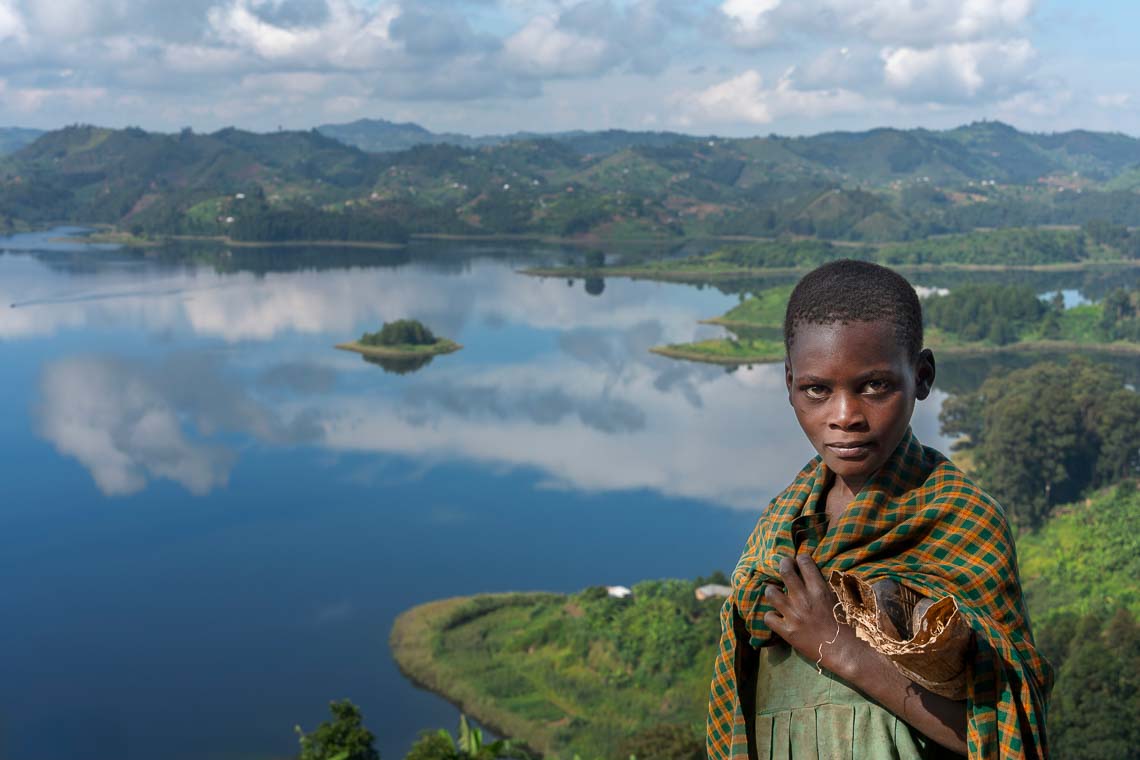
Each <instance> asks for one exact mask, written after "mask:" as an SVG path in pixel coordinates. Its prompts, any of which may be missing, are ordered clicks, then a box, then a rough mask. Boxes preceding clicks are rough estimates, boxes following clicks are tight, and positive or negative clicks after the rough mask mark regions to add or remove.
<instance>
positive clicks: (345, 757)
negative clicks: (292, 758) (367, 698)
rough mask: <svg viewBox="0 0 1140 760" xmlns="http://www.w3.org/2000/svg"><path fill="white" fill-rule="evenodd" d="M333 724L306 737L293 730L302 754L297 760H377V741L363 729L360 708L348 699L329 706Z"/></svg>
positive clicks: (326, 725) (323, 725) (317, 728)
mask: <svg viewBox="0 0 1140 760" xmlns="http://www.w3.org/2000/svg"><path fill="white" fill-rule="evenodd" d="M329 711H330V712H331V713H332V720H331V721H325V722H323V723H321V724H320V725H319V726H317V727H316V729H314V730H313V731H311V732H309V733H307V734H306V733H305V732H304V731H302V730H301V727H300V726H295V727H294V729H293V730H294V731H295V732H296V733H297V738H298V741H299V742H300V744H301V754H300V755H298V760H380V753H379V752H377V751H376V737H375V736H374V735H373V734H372V732H371V731H369V730H368V729H367V728H365V727H364V718H363V716H362V715H361V714H360V708H359V707H357V706H356V705H354V704H353V703H352V702H350V701H348V700H347V699H345V700H341V701H339V702H330V703H329Z"/></svg>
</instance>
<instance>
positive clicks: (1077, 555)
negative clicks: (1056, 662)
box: [1017, 482, 1140, 622]
mask: <svg viewBox="0 0 1140 760" xmlns="http://www.w3.org/2000/svg"><path fill="white" fill-rule="evenodd" d="M1017 550H1018V555H1019V563H1020V566H1021V577H1022V583H1023V586H1024V591H1025V598H1026V600H1027V602H1028V604H1029V607H1030V610H1031V611H1032V612H1033V613H1034V615H1035V617H1037V618H1040V619H1041V621H1042V622H1044V621H1046V620H1047V619H1048V617H1049V616H1053V615H1058V614H1062V613H1065V612H1073V613H1077V614H1081V615H1083V614H1087V613H1089V612H1091V611H1093V610H1096V609H1098V608H1100V607H1106V606H1108V607H1111V606H1115V605H1124V606H1127V607H1128V608H1129V609H1130V610H1131V611H1132V613H1133V614H1134V615H1140V586H1138V585H1137V583H1136V578H1137V577H1140V494H1138V492H1137V490H1136V487H1135V484H1134V483H1131V482H1128V483H1125V484H1123V485H1121V486H1117V487H1115V488H1109V489H1106V490H1103V491H1100V492H1099V493H1097V494H1095V495H1093V496H1092V497H1091V498H1089V499H1086V500H1084V501H1082V502H1078V503H1076V504H1072V505H1069V506H1067V507H1063V508H1059V509H1058V510H1057V512H1056V513H1054V515H1053V517H1051V518H1050V519H1049V521H1048V522H1047V523H1046V524H1045V526H1044V527H1042V528H1041V529H1040V530H1039V531H1038V532H1036V533H1032V534H1026V535H1024V536H1022V537H1021V538H1020V539H1019V541H1018V545H1017Z"/></svg>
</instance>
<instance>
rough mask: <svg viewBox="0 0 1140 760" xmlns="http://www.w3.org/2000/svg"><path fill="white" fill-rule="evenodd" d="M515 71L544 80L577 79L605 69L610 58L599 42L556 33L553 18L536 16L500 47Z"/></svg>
mask: <svg viewBox="0 0 1140 760" xmlns="http://www.w3.org/2000/svg"><path fill="white" fill-rule="evenodd" d="M504 53H505V57H506V59H507V61H508V62H509V63H510V64H511V65H513V66H515V67H516V68H519V69H522V70H524V71H532V72H534V73H537V74H543V75H547V76H580V75H583V74H591V73H594V72H597V71H600V70H601V69H603V68H606V67H607V65H608V58H609V57H610V55H611V50H610V46H609V45H608V44H607V42H606V41H605V40H603V39H600V38H597V37H590V36H585V35H582V34H579V33H575V32H570V31H566V30H563V29H560V28H559V26H558V20H557V19H556V18H555V17H553V16H536V17H535V18H533V19H531V20H530V22H528V23H527V24H526V25H525V26H524V27H523V28H522V29H519V30H518V31H517V32H515V33H514V34H513V35H511V36H510V37H508V38H507V40H506V42H505V43H504Z"/></svg>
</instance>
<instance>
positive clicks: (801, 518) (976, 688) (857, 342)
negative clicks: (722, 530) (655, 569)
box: [708, 260, 1052, 760]
mask: <svg viewBox="0 0 1140 760" xmlns="http://www.w3.org/2000/svg"><path fill="white" fill-rule="evenodd" d="M784 342H785V346H786V350H787V358H786V361H785V377H786V381H787V389H788V398H789V401H790V403H791V405H792V408H793V410H794V411H795V414H796V419H797V421H798V422H799V424H800V427H801V428H802V429H803V431H804V434H805V435H807V437H808V440H809V441H811V444H812V446H813V447H814V448H815V450H816V451H817V452H818V454H819V455H818V456H817V457H816V458H815V459H814V460H812V461H811V462H810V463H808V465H807V466H806V467H804V469H803V470H801V471H800V473H799V474H798V475H797V476H796V479H795V481H794V482H793V483H792V484H791V485H790V486H789V487H788V488H787V489H786V490H785V491H784V492H783V493H781V494H780V495H779V496H777V497H776V498H775V499H773V500H772V502H771V503H770V504H769V506H768V508H767V510H765V512H764V514H763V515H762V516H761V517H760V520H759V522H758V523H757V526H756V529H755V530H754V531H753V533H752V536H751V537H750V538H749V540H748V543H747V545H746V547H745V550H744V554H743V556H742V557H741V558H740V562H739V563H738V564H737V567H736V570H735V572H734V573H733V579H732V580H733V594H732V596H730V597H729V599H728V600H727V601H726V603H725V606H724V609H723V611H722V614H721V623H722V636H721V651H720V654H719V656H718V658H717V662H716V668H715V672H714V677H713V682H712V689H711V694H710V700H709V716H708V752H709V757H710V758H712V759H713V760H727V759H729V758H732V759H733V760H736V759H737V758H741V759H742V758H750V759H751V758H761V759H763V758H792V759H793V760H794V759H796V758H825V759H827V760H830V759H831V758H855V759H856V760H862V759H867V760H879V759H880V758H881V759H883V760H886V758H904V759H907V758H935V757H944V756H945V757H950V756H957V755H965V754H968V755H969V757H970V758H986V759H987V760H988V759H989V758H1031V757H1046V756H1047V746H1046V740H1045V727H1044V718H1045V705H1046V699H1047V696H1048V693H1049V690H1050V689H1051V687H1052V672H1051V670H1050V668H1049V666H1048V664H1047V663H1046V662H1045V661H1044V660H1043V659H1042V658H1041V657H1040V655H1038V654H1037V652H1036V650H1035V649H1034V645H1033V638H1032V634H1031V633H1030V631H1029V623H1028V618H1027V616H1026V612H1025V607H1024V604H1023V602H1022V598H1021V587H1020V582H1019V580H1018V576H1017V563H1016V558H1015V556H1014V547H1013V539H1012V536H1011V534H1010V531H1009V526H1008V524H1007V522H1006V519H1005V514H1004V512H1003V511H1002V509H1001V507H1000V506H999V505H998V504H997V503H996V502H994V500H993V499H992V498H991V497H990V496H989V495H987V494H986V493H985V492H983V491H982V490H981V489H979V488H978V487H977V486H976V485H974V484H973V483H972V482H971V481H970V480H969V479H968V478H966V476H965V475H963V474H962V472H961V471H960V470H958V469H957V468H956V467H955V466H954V465H953V464H952V463H951V462H949V461H948V460H947V459H946V458H945V457H944V456H943V455H942V454H940V453H939V452H937V451H935V450H934V449H930V448H926V447H924V446H922V445H921V444H920V443H919V442H918V441H917V440H916V439H915V437H914V435H913V434H912V433H911V430H910V419H911V414H912V413H913V411H914V403H915V401H917V400H922V399H924V398H926V397H927V396H928V395H929V393H930V390H931V387H932V385H933V383H934V375H935V366H934V356H933V354H932V353H931V352H930V351H929V350H928V349H926V350H924V349H923V348H922V312H921V306H920V304H919V301H918V297H917V296H916V294H915V292H914V289H913V288H912V287H911V286H910V284H909V283H907V281H906V280H905V279H903V278H902V277H901V276H899V275H898V274H895V273H894V272H892V271H890V270H889V269H886V268H884V267H880V266H877V265H875V264H869V263H866V262H857V261H850V260H843V261H837V262H833V263H831V264H826V265H824V266H822V267H820V268H818V269H816V270H815V271H813V272H811V273H810V274H808V275H807V276H806V277H804V278H803V280H801V281H800V283H799V284H798V285H797V286H796V288H795V290H794V291H793V293H792V296H791V299H790V301H789V303H788V311H787V316H786V319H785V323H784ZM833 571H839V572H845V573H851V574H853V575H855V576H857V577H858V578H861V579H864V580H866V581H868V582H878V581H883V580H889V581H893V582H894V583H897V584H900V585H901V586H905V587H906V588H907V589H910V590H913V591H915V592H917V593H918V594H921V595H922V596H923V597H925V598H927V599H931V600H938V599H942V598H944V597H948V596H949V597H952V598H953V600H954V601H955V602H956V603H957V605H958V609H959V610H960V612H961V615H962V616H963V617H964V619H965V620H966V622H967V623H968V624H969V627H970V628H971V629H972V632H973V645H972V646H971V647H970V648H969V649H968V652H967V654H966V655H964V657H965V660H966V661H965V662H964V663H963V665H964V666H965V668H966V674H967V678H966V689H965V694H966V698H965V699H964V700H958V699H953V698H951V697H948V696H940V695H939V694H937V693H935V692H934V691H931V690H928V689H926V688H924V687H922V686H920V685H918V684H917V683H915V682H914V681H913V680H911V679H910V678H908V677H907V676H906V675H904V674H903V672H901V671H900V670H899V669H898V668H897V667H896V666H895V664H894V663H893V662H892V661H891V660H890V659H889V658H888V657H887V656H886V655H884V654H882V653H880V652H879V651H878V650H876V649H875V648H873V647H872V646H871V645H870V644H868V643H866V642H865V641H863V640H861V639H860V638H858V637H856V635H855V632H854V630H853V629H852V628H851V627H850V626H849V625H847V624H846V623H845V622H840V621H841V620H842V619H843V618H844V616H843V615H842V614H837V611H836V607H837V602H836V596H835V594H834V592H833V591H832V589H831V587H830V586H829V584H828V582H827V581H826V580H825V578H824V576H825V575H830V574H831V573H832V572H833Z"/></svg>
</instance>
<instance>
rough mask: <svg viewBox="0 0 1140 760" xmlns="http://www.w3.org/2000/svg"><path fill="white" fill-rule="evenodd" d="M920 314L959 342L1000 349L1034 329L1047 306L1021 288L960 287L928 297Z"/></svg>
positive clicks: (929, 323) (1004, 286) (1016, 286)
mask: <svg viewBox="0 0 1140 760" xmlns="http://www.w3.org/2000/svg"><path fill="white" fill-rule="evenodd" d="M922 311H923V318H924V320H925V322H926V324H927V325H928V326H933V327H938V328H941V329H942V330H945V331H946V332H949V333H953V334H954V335H956V336H958V337H960V338H962V339H963V340H967V341H977V340H987V341H990V342H991V343H994V344H996V345H999V346H1004V345H1006V344H1008V343H1012V342H1013V341H1015V340H1017V338H1019V337H1020V336H1022V335H1023V334H1025V333H1026V332H1027V331H1028V330H1029V329H1030V328H1034V327H1036V326H1037V324H1038V322H1040V321H1041V320H1042V318H1043V317H1044V316H1045V314H1046V312H1049V311H1050V307H1049V306H1047V305H1046V304H1045V303H1043V302H1042V301H1041V299H1039V298H1038V297H1037V294H1036V293H1034V292H1033V289H1032V288H1029V287H1027V286H1024V285H963V286H962V287H960V288H955V289H954V290H952V291H950V292H949V293H947V294H945V295H939V294H934V295H931V296H929V297H928V298H926V299H925V301H924V302H923V305H922ZM1057 337H1060V328H1059V324H1058V335H1057Z"/></svg>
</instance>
